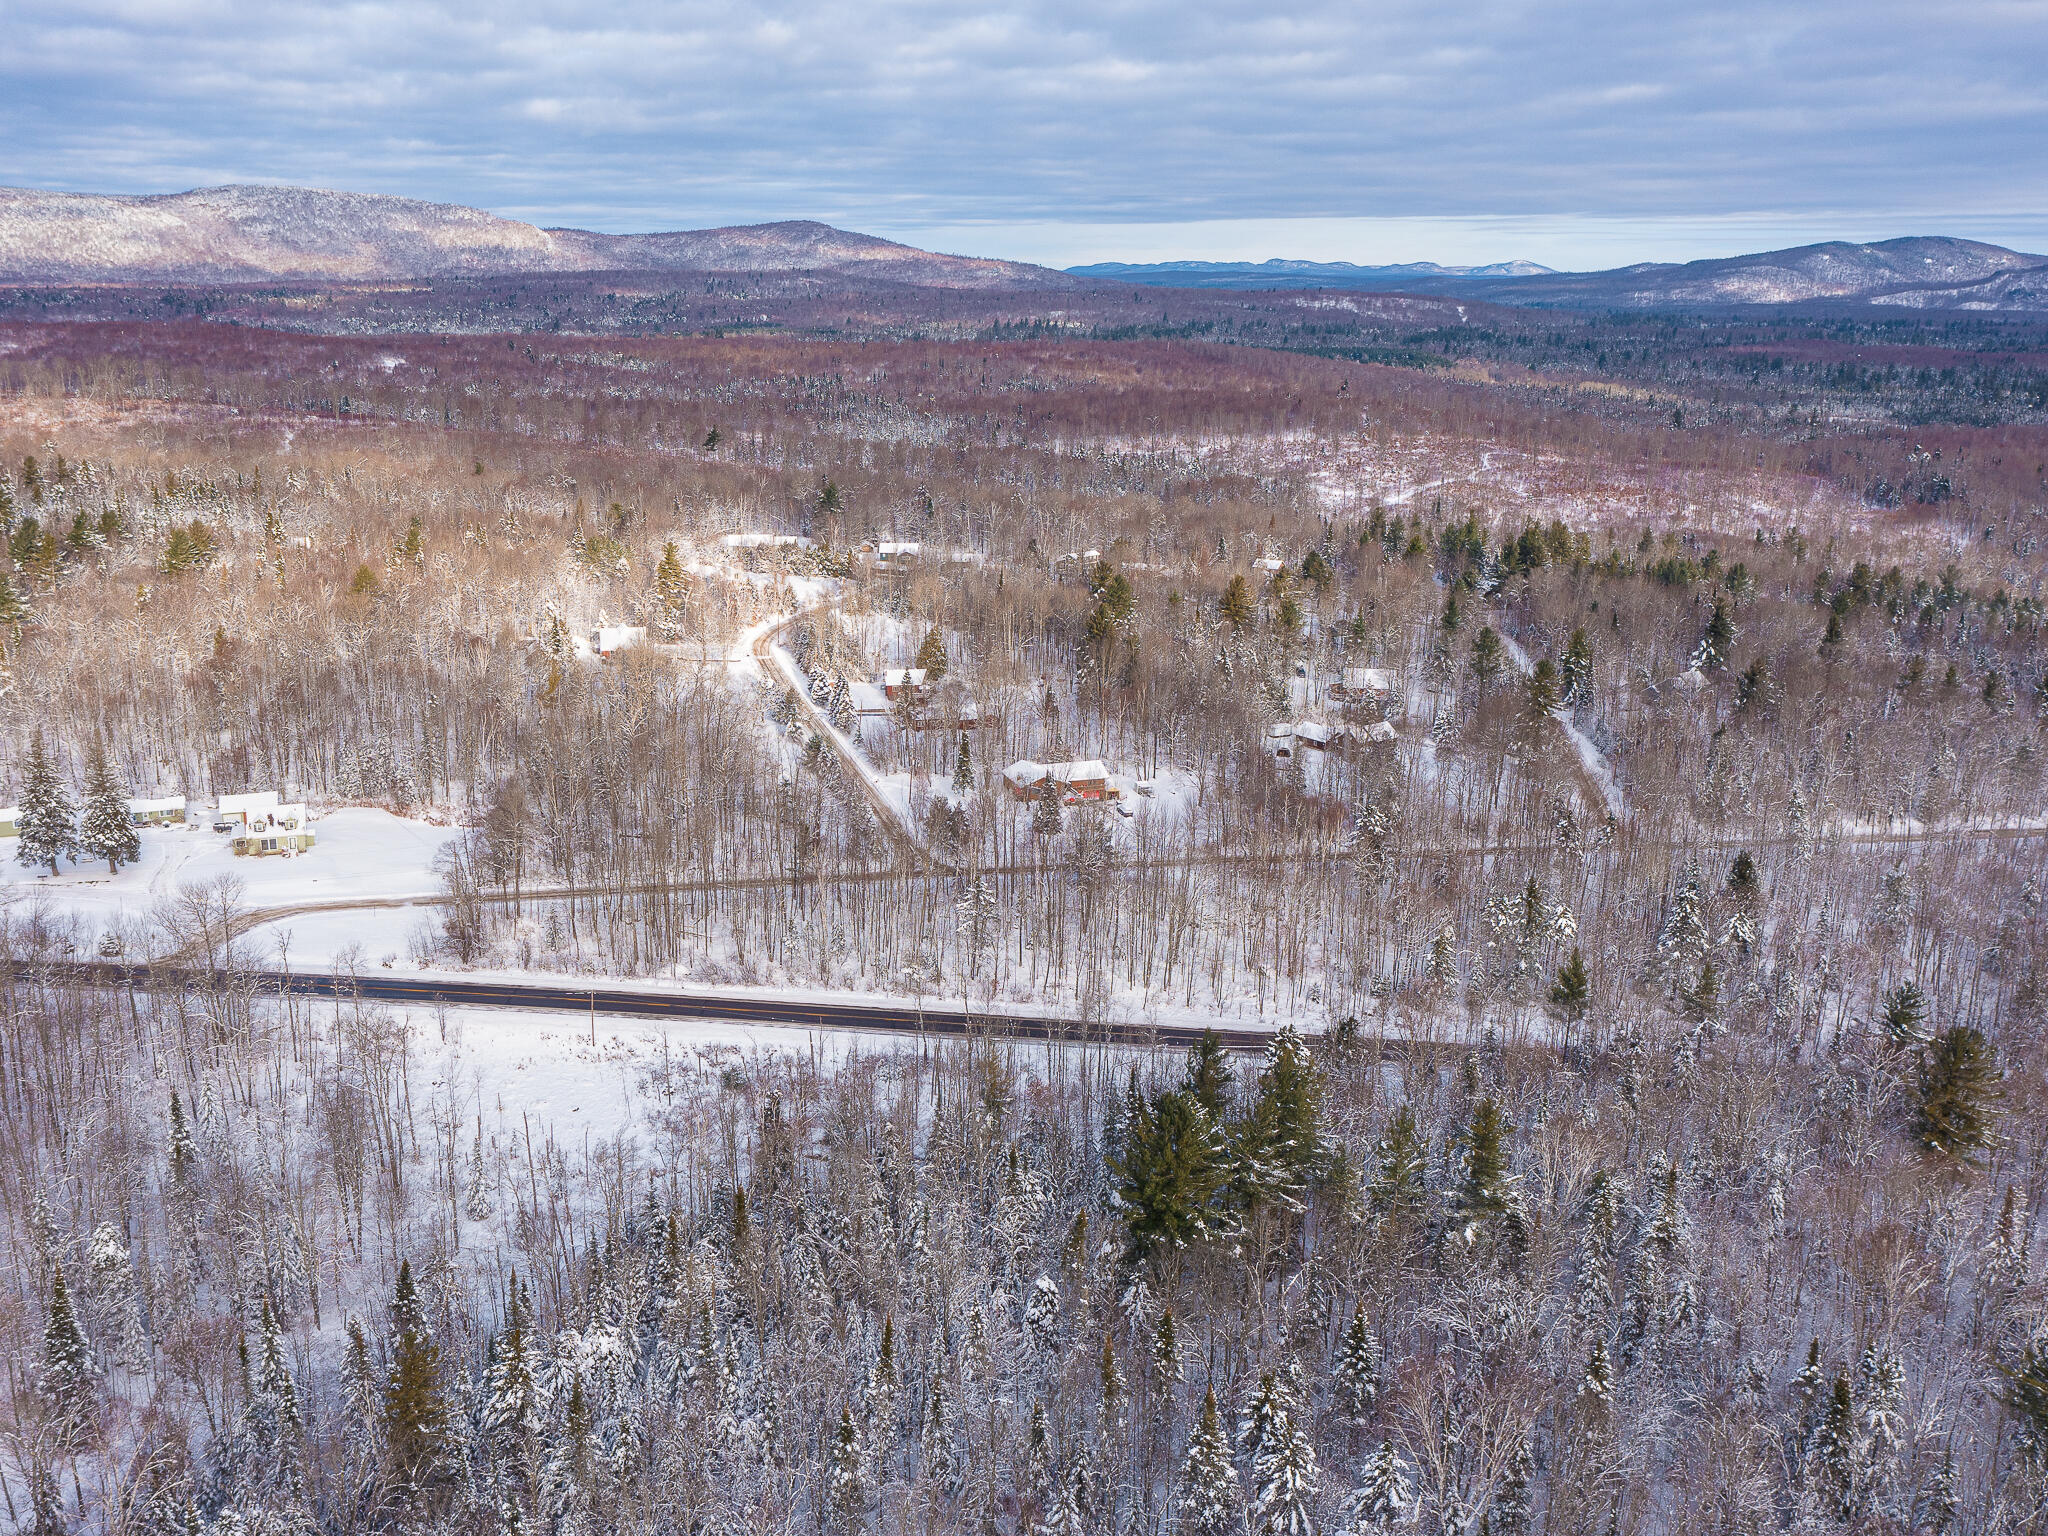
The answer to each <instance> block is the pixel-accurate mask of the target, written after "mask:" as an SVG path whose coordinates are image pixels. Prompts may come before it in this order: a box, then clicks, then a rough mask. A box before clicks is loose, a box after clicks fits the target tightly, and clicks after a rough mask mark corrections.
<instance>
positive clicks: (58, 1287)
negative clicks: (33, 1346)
mask: <svg viewBox="0 0 2048 1536" xmlns="http://www.w3.org/2000/svg"><path fill="white" fill-rule="evenodd" d="M36 1385H37V1387H38V1388H39V1389H40V1390H41V1392H42V1394H43V1398H44V1400H45V1401H46V1402H48V1403H49V1405H50V1407H51V1408H52V1409H53V1410H54V1411H55V1412H56V1414H57V1415H58V1417H59V1418H61V1419H62V1420H63V1421H64V1422H65V1423H66V1424H67V1425H69V1426H73V1427H76V1426H79V1425H81V1424H83V1422H84V1420H85V1418H86V1416H87V1415H88V1414H89V1413H90V1412H91V1411H92V1406H93V1398H94V1372H93V1364H92V1349H91V1347H90V1346H89V1345H87V1343H86V1342H85V1330H84V1329H83V1328H82V1327H80V1326H79V1322H78V1313H77V1312H76V1311H75V1310H74V1309H73V1307H72V1304H71V1292H70V1290H69V1289H68V1288H67V1287H66V1286H65V1284H64V1267H63V1266H62V1265H61V1264H60V1265H56V1266H54V1267H53V1268H52V1270H51V1273H50V1311H49V1317H48V1320H47V1321H46V1322H45V1323H44V1324H43V1362H42V1372H41V1375H40V1376H39V1378H38V1380H37V1383H36Z"/></svg>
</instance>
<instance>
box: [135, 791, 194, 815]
mask: <svg viewBox="0 0 2048 1536" xmlns="http://www.w3.org/2000/svg"><path fill="white" fill-rule="evenodd" d="M183 809H185V797H184V796H183V795H167V796H165V797H164V798H163V799H161V800H136V799H132V800H130V801H129V802H128V814H129V815H131V816H147V815H149V814H150V812H152V811H182V810H183Z"/></svg>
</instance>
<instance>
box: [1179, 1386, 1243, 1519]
mask: <svg viewBox="0 0 2048 1536" xmlns="http://www.w3.org/2000/svg"><path fill="white" fill-rule="evenodd" d="M1238 1506H1239V1494H1238V1482H1237V1468H1236V1467H1234V1466H1233V1465H1231V1461H1230V1444H1229V1442H1228V1441H1227V1440H1225V1439H1224V1436H1223V1422H1222V1420H1221V1418H1220V1417H1219V1416H1218V1414H1217V1412H1216V1391H1215V1389H1214V1388H1213V1387H1212V1388H1210V1389H1209V1390H1208V1391H1206V1392H1205V1393H1203V1395H1202V1416H1201V1419H1200V1420H1199V1421H1198V1422H1197V1424H1196V1426H1195V1432H1194V1434H1192V1435H1190V1436H1189V1437H1188V1451H1187V1458H1186V1460H1184V1461H1183V1462H1182V1463H1181V1474H1180V1492H1179V1495H1178V1497H1177V1498H1176V1499H1175V1501H1174V1514H1175V1515H1176V1517H1177V1519H1178V1526H1177V1529H1179V1530H1182V1531H1185V1532H1187V1533H1188V1536H1230V1533H1231V1532H1232V1531H1233V1530H1242V1529H1243V1524H1242V1520H1241V1518H1240V1516H1239V1513H1238Z"/></svg>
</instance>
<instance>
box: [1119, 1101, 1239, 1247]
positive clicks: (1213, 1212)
mask: <svg viewBox="0 0 2048 1536" xmlns="http://www.w3.org/2000/svg"><path fill="white" fill-rule="evenodd" d="M1110 1172H1111V1173H1112V1174H1113V1175H1115V1177H1116V1179H1117V1182H1118V1189H1117V1197H1118V1203H1119V1206H1120V1208H1121V1210H1122V1213H1123V1218H1124V1228H1125V1231H1126V1233H1127V1235H1128V1238H1129V1244H1130V1252H1131V1255H1132V1257H1134V1258H1147V1257H1150V1256H1151V1255H1153V1254H1155V1253H1162V1252H1168V1253H1170V1252H1173V1251H1175V1250H1177V1249H1181V1248H1186V1247H1188V1246H1190V1245H1191V1244H1194V1243H1198V1242H1204V1241H1207V1240H1208V1239H1210V1238H1213V1237H1217V1236H1220V1235H1222V1234H1223V1233H1224V1232H1225V1231H1227V1230H1228V1228H1229V1222H1228V1220H1227V1216H1226V1213H1225V1212H1224V1210H1223V1209H1222V1200H1221V1196H1222V1194H1223V1191H1224V1188H1225V1182H1226V1177H1227V1169H1226V1166H1225V1156H1224V1144H1223V1137H1222V1133H1221V1132H1220V1131H1219V1130H1218V1128H1217V1126H1216V1122H1215V1121H1213V1120H1211V1119H1210V1118H1209V1114H1208V1112H1207V1111H1206V1110H1204V1109H1203V1108H1202V1106H1201V1105H1199V1104H1197V1103H1196V1102H1195V1101H1194V1099H1193V1098H1192V1097H1190V1096H1189V1095H1188V1094H1186V1093H1166V1094H1161V1095H1160V1096H1159V1097H1158V1098H1157V1099H1155V1100H1153V1101H1152V1103H1150V1104H1149V1105H1141V1106H1140V1107H1139V1109H1138V1110H1137V1112H1136V1113H1135V1114H1134V1115H1133V1116H1132V1117H1131V1119H1130V1122H1129V1123H1128V1124H1127V1125H1126V1126H1125V1127H1124V1147H1123V1151H1122V1153H1121V1154H1120V1155H1119V1156H1117V1157H1116V1158H1115V1159H1114V1160H1113V1161H1112V1163H1111V1165H1110Z"/></svg>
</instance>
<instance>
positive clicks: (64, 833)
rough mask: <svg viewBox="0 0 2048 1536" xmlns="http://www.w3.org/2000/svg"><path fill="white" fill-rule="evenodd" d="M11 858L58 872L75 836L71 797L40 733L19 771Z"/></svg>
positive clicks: (74, 840)
mask: <svg viewBox="0 0 2048 1536" xmlns="http://www.w3.org/2000/svg"><path fill="white" fill-rule="evenodd" d="M15 830H16V832H17V834H18V835H17V837H16V839H15V849H14V858H15V862H16V863H18V864H25V865H27V866H28V867H29V868H31V869H33V868H34V867H35V866H36V865H38V864H47V865H49V867H50V873H51V874H53V875H54V874H56V873H57V860H58V859H59V858H60V857H62V856H63V855H64V854H66V853H68V852H70V851H71V849H72V848H73V846H74V845H75V844H76V842H77V835H76V833H75V832H74V830H73V828H72V824H71V797H70V795H68V794H67V793H65V790H64V781H63V780H62V779H61V778H60V777H58V774H57V767H56V764H54V763H52V762H51V761H50V754H49V752H48V751H47V750H46V749H45V748H44V746H43V733H42V732H41V731H37V732H36V733H35V735H34V736H32V737H31V738H30V739H29V747H28V761H27V762H26V763H24V764H23V765H22V770H21V805H20V808H19V813H18V816H17V818H16V821H15Z"/></svg>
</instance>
